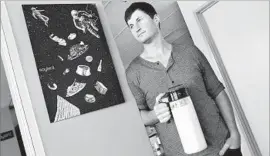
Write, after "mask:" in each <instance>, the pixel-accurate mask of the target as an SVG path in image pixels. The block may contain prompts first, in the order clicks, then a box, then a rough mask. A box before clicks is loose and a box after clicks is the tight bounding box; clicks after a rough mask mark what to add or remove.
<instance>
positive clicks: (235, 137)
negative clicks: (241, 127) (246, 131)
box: [219, 132, 241, 156]
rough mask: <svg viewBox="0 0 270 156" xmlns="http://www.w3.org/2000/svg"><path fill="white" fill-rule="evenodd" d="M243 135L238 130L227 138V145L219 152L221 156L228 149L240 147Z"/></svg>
mask: <svg viewBox="0 0 270 156" xmlns="http://www.w3.org/2000/svg"><path fill="white" fill-rule="evenodd" d="M240 144H241V137H240V134H239V133H238V132H236V133H234V134H231V136H230V137H229V138H228V139H227V140H226V143H225V145H224V146H223V147H222V149H221V150H220V152H219V155H220V156H223V155H224V154H225V153H226V151H227V150H228V149H237V148H240Z"/></svg>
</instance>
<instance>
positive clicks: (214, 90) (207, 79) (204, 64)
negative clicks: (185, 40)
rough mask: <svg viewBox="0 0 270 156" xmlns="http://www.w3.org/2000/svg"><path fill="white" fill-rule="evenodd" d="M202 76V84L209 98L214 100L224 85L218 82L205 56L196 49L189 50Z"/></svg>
mask: <svg viewBox="0 0 270 156" xmlns="http://www.w3.org/2000/svg"><path fill="white" fill-rule="evenodd" d="M190 50H191V51H192V53H193V55H194V57H195V59H196V60H197V61H198V66H199V68H200V71H201V73H202V76H203V80H204V84H205V87H206V90H207V92H208V94H209V96H210V97H211V98H212V99H215V98H216V97H217V96H218V94H219V93H220V92H221V91H222V90H224V89H225V87H224V85H223V84H222V83H221V82H220V81H219V80H218V78H217V76H216V74H215V72H214V70H213V69H212V67H211V65H210V63H209V62H208V60H207V58H206V57H205V55H204V54H203V53H202V52H201V51H200V50H199V49H198V48H197V47H196V46H193V47H192V48H190Z"/></svg>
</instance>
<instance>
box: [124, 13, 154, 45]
mask: <svg viewBox="0 0 270 156" xmlns="http://www.w3.org/2000/svg"><path fill="white" fill-rule="evenodd" d="M127 24H128V27H129V29H130V30H131V33H132V35H133V36H134V37H135V39H136V40H137V41H139V42H141V43H148V42H151V40H152V38H153V37H154V36H155V35H156V34H157V33H158V30H159V28H158V24H159V19H158V18H157V16H155V17H154V18H153V19H152V18H151V17H150V16H149V15H148V14H146V13H144V12H143V11H141V10H136V11H134V12H133V14H132V15H131V17H130V19H129V20H128V21H127Z"/></svg>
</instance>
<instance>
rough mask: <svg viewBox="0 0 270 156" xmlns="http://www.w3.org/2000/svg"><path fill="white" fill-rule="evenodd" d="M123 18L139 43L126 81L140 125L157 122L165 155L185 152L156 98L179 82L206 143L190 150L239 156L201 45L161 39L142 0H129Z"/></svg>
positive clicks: (201, 155)
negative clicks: (172, 42)
mask: <svg viewBox="0 0 270 156" xmlns="http://www.w3.org/2000/svg"><path fill="white" fill-rule="evenodd" d="M125 21H126V24H127V25H128V27H129V29H130V31H131V33H132V35H133V36H134V38H135V39H136V40H137V41H139V42H140V43H142V44H143V47H144V50H143V51H142V53H141V54H140V55H139V56H137V57H136V58H135V59H134V60H133V61H132V62H131V63H130V65H129V67H128V68H127V71H126V74H127V80H128V84H129V86H130V89H131V91H132V93H133V95H134V97H135V99H136V102H137V105H138V108H139V110H140V113H141V117H142V120H143V122H144V124H145V125H146V126H153V125H154V126H155V127H156V129H157V132H158V135H159V137H160V140H161V143H162V146H163V147H164V151H165V155H166V156H185V155H187V154H185V153H184V150H183V147H182V144H181V141H180V138H179V135H178V132H177V129H176V126H175V123H174V119H173V118H172V116H171V113H170V111H169V108H168V106H167V105H166V104H165V103H160V102H159V99H160V97H161V96H162V95H164V93H165V92H168V91H169V90H168V89H169V88H171V87H173V86H177V85H180V84H182V85H184V86H186V87H188V89H189V91H190V96H191V99H192V101H193V103H194V107H195V110H196V113H197V115H198V118H199V121H200V124H201V126H202V130H203V133H204V136H205V139H206V142H207V144H208V147H207V149H205V150H203V151H201V152H198V153H195V154H192V155H193V156H217V155H230V156H233V155H235V156H241V151H240V135H239V132H238V129H237V126H236V123H235V119H234V114H233V110H232V106H231V103H230V100H229V98H228V96H227V94H226V92H225V91H224V86H223V84H222V83H221V82H220V81H219V80H218V79H217V77H216V75H215V73H214V71H213V70H212V68H211V66H210V64H209V62H208V61H207V59H206V58H205V56H204V55H203V54H202V53H201V52H200V50H199V49H198V48H196V47H195V46H188V45H172V44H170V43H168V42H166V41H165V40H164V38H163V36H162V34H161V31H160V18H159V16H158V15H157V12H156V11H155V9H154V8H153V6H151V5H150V4H148V3H146V2H135V3H133V4H131V5H130V6H129V7H128V8H127V10H126V12H125ZM218 108H219V109H218ZM220 113H221V115H222V116H220ZM224 121H225V122H224ZM225 123H226V124H225Z"/></svg>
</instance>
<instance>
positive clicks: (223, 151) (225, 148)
mask: <svg viewBox="0 0 270 156" xmlns="http://www.w3.org/2000/svg"><path fill="white" fill-rule="evenodd" d="M229 147H230V145H229V144H228V143H225V145H224V146H223V147H222V149H221V150H220V152H219V155H220V156H223V155H224V154H225V152H226V151H227V150H228V149H229Z"/></svg>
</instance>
